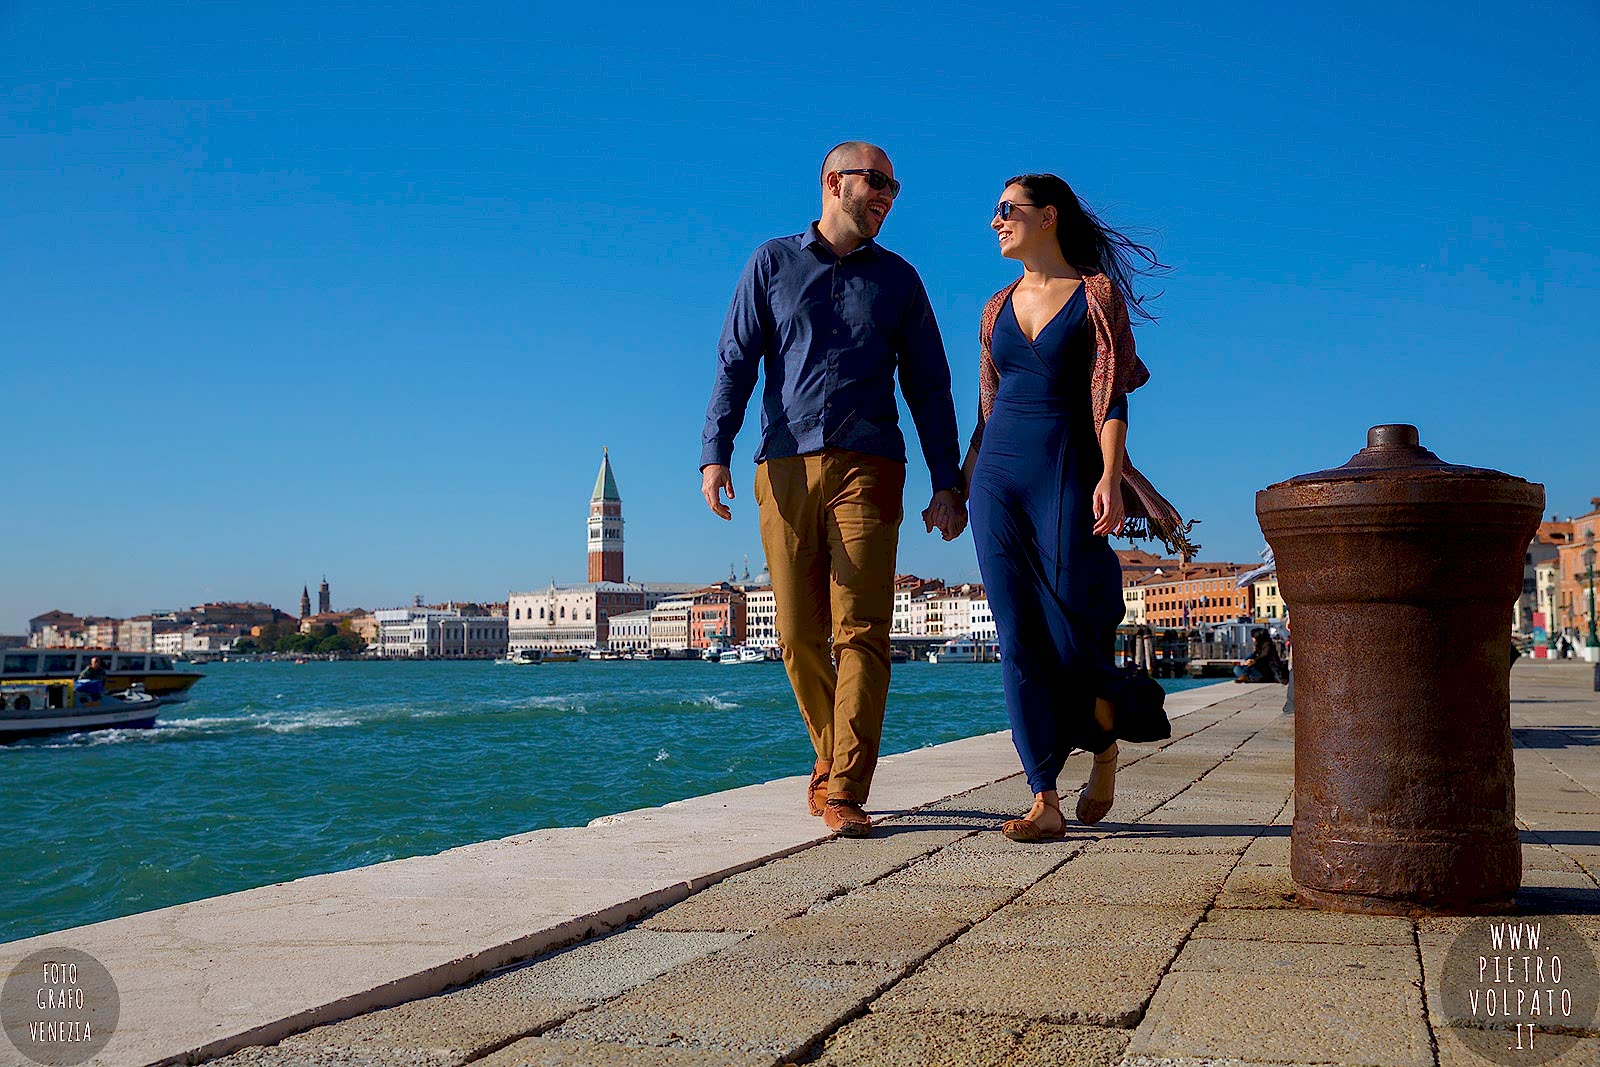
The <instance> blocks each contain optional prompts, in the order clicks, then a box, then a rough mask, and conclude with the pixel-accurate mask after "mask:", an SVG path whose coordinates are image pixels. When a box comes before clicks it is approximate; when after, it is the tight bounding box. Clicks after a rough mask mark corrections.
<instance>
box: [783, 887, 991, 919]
mask: <svg viewBox="0 0 1600 1067" xmlns="http://www.w3.org/2000/svg"><path fill="white" fill-rule="evenodd" d="M1016 896H1017V890H1015V889H1012V888H1010V887H1007V886H932V885H906V884H902V883H892V882H886V881H885V882H877V883H874V884H873V885H869V886H865V887H863V888H861V889H858V890H856V891H855V892H853V893H851V894H849V895H848V896H844V897H838V898H835V899H833V900H828V901H824V902H823V903H821V904H818V905H817V906H816V907H814V908H812V909H811V911H812V913H813V914H821V913H823V912H826V911H831V910H833V909H836V908H838V909H852V910H854V909H860V910H864V911H870V912H873V913H875V914H880V915H888V916H893V917H894V918H895V919H896V920H897V921H899V922H900V923H902V924H910V923H917V922H922V921H924V920H927V919H932V920H939V921H942V920H946V919H949V920H954V921H957V922H960V923H963V924H970V923H975V922H979V921H980V920H982V919H984V918H986V917H987V916H988V915H990V914H991V913H992V912H994V910H995V909H997V908H999V907H1000V906H1001V905H1003V904H1006V903H1008V902H1010V901H1011V900H1013V899H1015V898H1016Z"/></svg>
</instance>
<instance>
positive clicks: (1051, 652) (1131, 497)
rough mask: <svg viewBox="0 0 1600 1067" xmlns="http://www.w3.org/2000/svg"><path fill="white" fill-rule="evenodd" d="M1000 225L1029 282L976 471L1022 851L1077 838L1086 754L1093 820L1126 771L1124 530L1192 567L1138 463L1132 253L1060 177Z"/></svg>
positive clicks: (972, 490)
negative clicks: (1119, 671) (1079, 773)
mask: <svg viewBox="0 0 1600 1067" xmlns="http://www.w3.org/2000/svg"><path fill="white" fill-rule="evenodd" d="M1001 197H1002V199H1001V201H1000V203H999V205H998V206H997V207H996V208H995V210H994V214H993V217H992V219H991V221H990V226H991V227H992V228H993V229H994V231H995V233H996V235H997V237H998V238H999V243H1000V254H1001V255H1002V256H1004V257H1006V258H1007V259H1015V260H1020V261H1021V262H1022V267H1023V273H1022V277H1021V278H1019V279H1018V280H1017V281H1015V282H1012V283H1011V284H1010V285H1008V286H1006V287H1005V288H1004V289H1002V290H1000V292H998V293H996V294H995V295H994V296H993V297H992V298H991V299H990V300H989V303H988V306H987V307H985V308H984V312H983V319H982V323H981V325H980V327H979V339H980V341H979V376H978V381H979V400H978V426H977V429H976V430H974V431H973V435H972V443H971V446H970V447H969V449H968V450H967V458H966V463H965V465H964V468H963V471H964V473H965V475H966V479H967V483H966V484H967V485H968V489H969V494H970V497H969V501H968V506H969V507H970V508H971V512H972V533H973V538H974V541H975V542H976V545H977V550H978V565H979V568H980V569H981V570H982V572H983V581H984V588H985V589H986V590H987V591H988V593H989V603H990V605H991V606H992V607H993V609H994V620H995V628H996V630H997V631H998V634H999V638H1000V649H1001V660H1002V662H1003V666H1002V673H1001V679H1002V683H1003V685H1004V687H1005V695H1006V712H1007V715H1008V717H1009V718H1010V720H1011V736H1012V740H1013V741H1014V742H1015V744H1016V746H1017V755H1018V756H1019V757H1020V758H1021V760H1022V766H1023V770H1024V771H1026V772H1027V776H1028V785H1029V787H1030V788H1031V789H1032V790H1033V794H1034V801H1033V807H1032V808H1031V809H1030V810H1029V812H1028V814H1027V816H1025V817H1024V818H1021V819H1012V820H1010V821H1009V822H1007V823H1006V824H1005V825H1004V827H1002V829H1003V831H1004V833H1005V835H1006V836H1007V837H1009V838H1011V839H1013V840H1018V841H1041V840H1051V839H1056V838H1060V837H1062V836H1064V834H1065V832H1066V821H1065V819H1063V817H1062V815H1061V800H1060V796H1059V794H1058V793H1057V792H1056V778H1057V776H1058V775H1059V774H1060V773H1061V768H1062V766H1063V765H1064V764H1065V762H1066V758H1067V755H1068V754H1069V753H1070V752H1071V751H1072V750H1073V749H1074V748H1081V749H1086V750H1087V751H1089V752H1092V753H1094V754H1095V758H1094V768H1093V771H1092V772H1091V774H1090V778H1089V783H1088V785H1087V786H1086V787H1085V789H1084V791H1083V793H1082V794H1081V795H1080V796H1079V799H1078V809H1077V815H1078V819H1079V821H1080V822H1083V823H1095V822H1098V821H1099V820H1100V819H1102V818H1104V817H1105V814H1106V813H1107V812H1108V811H1110V810H1111V804H1112V800H1113V798H1114V795H1115V786H1116V773H1117V735H1116V721H1115V714H1116V709H1115V708H1114V707H1113V706H1112V703H1111V702H1110V701H1109V700H1107V699H1106V698H1105V697H1104V696H1103V695H1102V694H1103V692H1104V691H1105V690H1106V688H1107V683H1108V682H1109V681H1110V680H1111V679H1112V677H1113V671H1114V667H1113V654H1114V649H1115V644H1116V630H1117V624H1118V623H1119V622H1121V621H1122V615H1123V610H1124V606H1123V600H1122V568H1121V565H1120V564H1119V562H1118V561H1117V555H1116V553H1115V552H1114V551H1112V549H1111V545H1110V542H1109V541H1108V537H1109V536H1110V535H1111V534H1117V533H1121V532H1122V531H1123V526H1124V521H1125V520H1131V522H1132V524H1133V529H1132V530H1131V531H1130V536H1154V537H1158V538H1160V539H1161V540H1162V541H1163V542H1165V543H1166V544H1167V546H1168V548H1169V549H1171V550H1172V551H1175V552H1179V553H1182V554H1184V555H1185V558H1188V557H1189V556H1191V555H1192V553H1193V551H1194V546H1193V545H1191V544H1189V542H1188V540H1187V536H1186V534H1187V531H1188V526H1187V525H1185V524H1184V523H1183V522H1182V520H1181V519H1180V518H1179V517H1178V513H1177V512H1176V511H1175V510H1174V509H1173V507H1172V505H1170V504H1168V503H1167V502H1166V501H1165V500H1163V499H1162V498H1161V496H1160V495H1159V494H1157V493H1156V491H1155V489H1154V488H1153V487H1152V486H1151V485H1150V483H1149V482H1148V481H1146V480H1145V478H1144V477H1143V475H1141V474H1140V473H1139V472H1138V471H1137V470H1135V469H1134V467H1133V465H1132V464H1131V463H1129V462H1128V457H1127V452H1126V449H1125V448H1124V444H1125V442H1126V440H1127V434H1128V400H1127V394H1128V393H1129V392H1131V391H1132V390H1134V389H1136V388H1138V387H1139V386H1140V385H1143V384H1144V383H1145V381H1146V380H1148V379H1149V377H1150V372H1149V371H1148V370H1146V369H1145V366H1144V364H1143V363H1141V362H1140V361H1139V358H1138V357H1137V356H1136V355H1135V354H1134V349H1133V332H1132V330H1131V329H1130V326H1129V321H1128V306H1129V304H1132V305H1133V306H1134V307H1136V308H1137V307H1138V298H1137V297H1136V296H1134V294H1133V292H1132V289H1131V288H1130V286H1129V281H1130V280H1131V279H1130V276H1131V275H1132V274H1134V273H1135V271H1134V269H1133V267H1132V264H1131V257H1130V254H1131V255H1136V256H1139V257H1140V258H1142V259H1144V260H1145V261H1146V263H1147V264H1148V265H1149V267H1152V268H1158V267H1160V266H1161V264H1160V262H1159V261H1158V260H1157V259H1156V256H1155V254H1154V253H1153V252H1151V251H1150V250H1149V249H1148V248H1145V247H1144V246H1142V245H1139V244H1135V243H1134V242H1132V241H1130V240H1128V239H1127V238H1126V237H1124V236H1123V235H1121V234H1119V233H1117V232H1116V231H1115V230H1112V229H1111V228H1109V227H1107V226H1105V225H1104V224H1103V223H1101V222H1100V220H1099V219H1097V218H1096V217H1095V216H1094V215H1093V214H1092V213H1091V212H1089V211H1088V210H1087V209H1086V208H1085V207H1084V206H1083V205H1082V204H1081V203H1080V202H1079V200H1078V198H1077V196H1076V195H1075V194H1074V193H1073V191H1072V189H1071V188H1070V187H1069V186H1068V185H1067V183H1066V182H1064V181H1062V180H1061V179H1060V178H1058V177H1056V176H1055V175H1053V174H1025V175H1021V176H1019V177H1015V178H1012V179H1010V180H1009V181H1008V182H1006V185H1005V191H1004V192H1003V193H1002V194H1001Z"/></svg>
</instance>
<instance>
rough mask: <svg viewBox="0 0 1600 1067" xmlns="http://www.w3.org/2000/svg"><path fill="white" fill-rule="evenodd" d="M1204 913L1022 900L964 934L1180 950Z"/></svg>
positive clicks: (1022, 943) (1005, 941)
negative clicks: (1032, 902) (1037, 902)
mask: <svg viewBox="0 0 1600 1067" xmlns="http://www.w3.org/2000/svg"><path fill="white" fill-rule="evenodd" d="M1199 918H1200V913H1199V911H1198V909H1197V910H1195V911H1189V912H1185V911H1180V910H1177V909H1171V908H1134V907H1097V906H1094V905H1087V904H1044V905H1026V904H1021V903H1017V904H1012V905H1009V906H1007V907H1004V908H1001V909H1000V910H999V911H997V912H995V913H994V914H993V915H991V916H989V917H988V918H987V919H985V920H983V921H982V922H981V923H978V924H977V925H976V926H974V927H973V928H972V929H971V931H969V932H968V933H967V935H966V936H965V937H964V938H963V939H962V940H963V941H964V942H965V943H966V944H972V945H995V946H1007V945H1009V946H1013V947H1017V948H1023V947H1027V946H1030V945H1036V946H1059V947H1072V946H1081V947H1088V946H1093V945H1135V946H1139V947H1148V948H1164V949H1167V950H1169V951H1172V952H1176V951H1177V949H1178V946H1179V945H1181V944H1183V941H1184V939H1185V938H1187V937H1188V936H1189V933H1190V931H1191V930H1193V929H1194V925H1195V923H1196V922H1197V921H1198V920H1199Z"/></svg>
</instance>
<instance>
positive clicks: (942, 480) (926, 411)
mask: <svg viewBox="0 0 1600 1067" xmlns="http://www.w3.org/2000/svg"><path fill="white" fill-rule="evenodd" d="M912 280H913V285H912V290H911V298H910V300H909V301H908V305H907V308H906V313H905V318H904V319H903V320H902V322H901V330H900V345H899V357H900V358H899V364H900V391H901V392H902V393H904V394H905V398H906V407H907V408H909V409H910V410H911V421H912V422H914V423H916V426H917V438H918V440H920V441H921V442H922V458H923V459H924V460H925V461H926V462H927V464H928V474H929V475H930V476H931V478H932V480H933V490H934V492H939V491H940V490H942V489H960V488H961V461H960V456H959V448H960V446H959V444H958V442H957V439H956V406H955V401H954V400H953V399H952V398H951V395H950V361H949V360H948V359H947V358H945V353H944V339H943V338H942V337H940V335H939V324H938V322H937V321H935V319H934V317H933V305H932V304H930V303H929V302H928V291H927V290H926V289H925V288H923V285H922V279H921V278H920V277H918V276H917V274H916V272H915V271H912Z"/></svg>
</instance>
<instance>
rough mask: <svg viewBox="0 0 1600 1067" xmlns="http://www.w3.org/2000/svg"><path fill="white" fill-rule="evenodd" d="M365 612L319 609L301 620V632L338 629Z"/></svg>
mask: <svg viewBox="0 0 1600 1067" xmlns="http://www.w3.org/2000/svg"><path fill="white" fill-rule="evenodd" d="M365 614H366V612H365V611H362V610H361V609H359V608H357V609H356V610H355V611H319V612H317V614H315V615H308V616H306V617H305V618H303V619H301V620H300V632H301V633H303V634H308V633H311V632H313V631H314V630H316V629H317V628H318V627H322V626H332V627H333V628H334V629H338V628H339V627H341V626H343V625H344V624H345V623H347V622H352V621H353V620H355V619H356V618H358V617H360V616H362V615H365ZM461 614H463V615H467V614H471V613H470V612H466V611H463V612H462V613H461Z"/></svg>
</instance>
